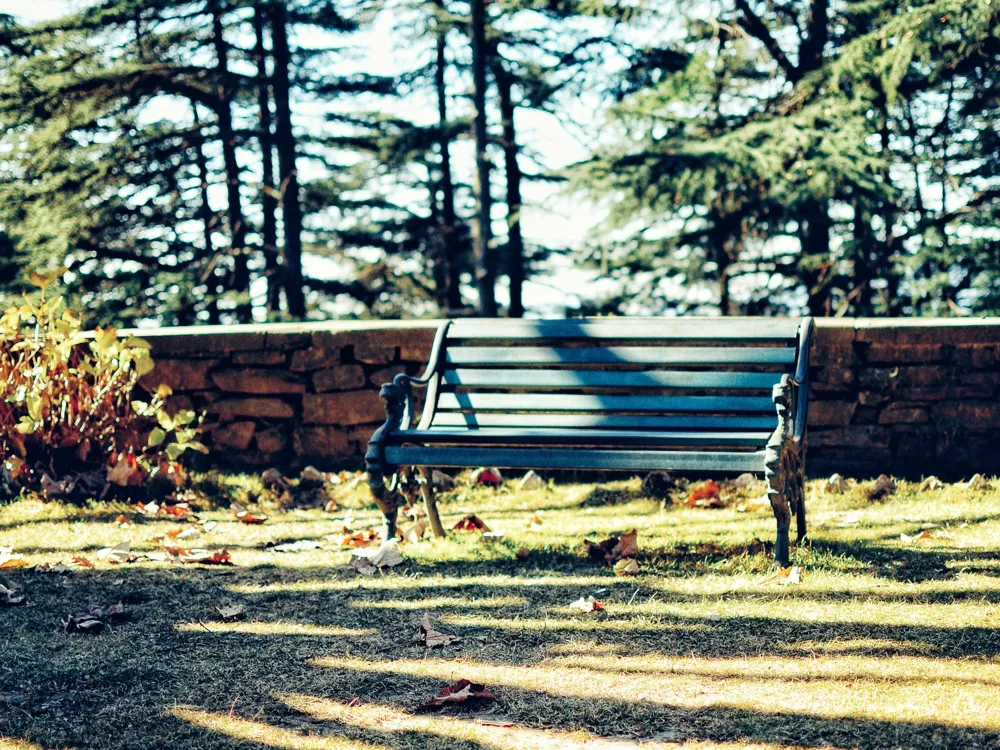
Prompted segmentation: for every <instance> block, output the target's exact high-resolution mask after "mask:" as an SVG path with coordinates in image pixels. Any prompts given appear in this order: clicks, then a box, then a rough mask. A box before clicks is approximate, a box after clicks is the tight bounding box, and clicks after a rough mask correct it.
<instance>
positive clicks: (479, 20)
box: [471, 0, 497, 318]
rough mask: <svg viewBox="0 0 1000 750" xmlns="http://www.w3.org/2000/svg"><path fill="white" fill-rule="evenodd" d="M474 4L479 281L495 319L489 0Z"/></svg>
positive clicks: (483, 307)
mask: <svg viewBox="0 0 1000 750" xmlns="http://www.w3.org/2000/svg"><path fill="white" fill-rule="evenodd" d="M471 5H472V17H471V22H472V30H471V31H472V106H473V109H475V114H474V119H473V127H472V132H473V137H474V140H475V143H476V181H475V182H476V203H477V209H478V210H477V212H476V213H477V220H476V235H475V250H476V265H477V268H476V281H477V282H478V287H479V314H480V315H482V316H483V317H485V318H494V317H496V314H497V301H496V276H497V270H496V257H495V256H494V254H493V249H492V248H491V247H490V240H491V238H492V237H491V227H490V214H491V208H492V201H491V196H490V162H489V158H488V155H487V153H486V146H487V139H488V135H487V132H486V66H487V60H486V58H487V57H488V55H489V51H488V50H487V49H486V0H471Z"/></svg>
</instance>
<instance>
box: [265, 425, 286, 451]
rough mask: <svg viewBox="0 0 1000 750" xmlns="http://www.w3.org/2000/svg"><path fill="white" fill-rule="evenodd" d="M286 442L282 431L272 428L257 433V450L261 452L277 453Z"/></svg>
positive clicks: (283, 447) (282, 448)
mask: <svg viewBox="0 0 1000 750" xmlns="http://www.w3.org/2000/svg"><path fill="white" fill-rule="evenodd" d="M287 444H288V441H287V439H286V438H285V435H284V433H283V432H282V431H281V430H276V429H274V428H272V429H269V430H261V431H260V432H258V433H257V450H259V451H260V452H261V453H278V452H280V451H283V450H284V449H285V446H286V445H287Z"/></svg>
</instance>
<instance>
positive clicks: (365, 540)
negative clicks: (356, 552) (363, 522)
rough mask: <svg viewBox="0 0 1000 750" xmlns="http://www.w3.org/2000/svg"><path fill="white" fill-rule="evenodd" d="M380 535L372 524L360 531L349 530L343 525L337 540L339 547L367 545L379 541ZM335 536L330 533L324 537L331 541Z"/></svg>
mask: <svg viewBox="0 0 1000 750" xmlns="http://www.w3.org/2000/svg"><path fill="white" fill-rule="evenodd" d="M380 536H381V535H380V534H379V533H378V531H376V529H375V527H374V526H372V527H369V528H367V529H364V530H362V531H351V530H350V529H349V528H348V527H346V526H345V527H344V531H343V533H342V534H341V535H340V538H339V539H338V540H337V541H339V543H340V546H341V547H367V546H368V545H369V544H372V543H373V542H377V541H379V539H380ZM335 537H336V535H335V534H332V535H330V536H328V537H326V538H327V539H329V540H330V541H331V542H332V541H334V538H335Z"/></svg>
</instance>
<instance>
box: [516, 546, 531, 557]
mask: <svg viewBox="0 0 1000 750" xmlns="http://www.w3.org/2000/svg"><path fill="white" fill-rule="evenodd" d="M530 555H531V550H529V549H527V548H525V547H521V548H520V549H519V550H518V551H517V552H515V553H514V557H516V558H517V559H518V560H527V559H528V557H529V556H530Z"/></svg>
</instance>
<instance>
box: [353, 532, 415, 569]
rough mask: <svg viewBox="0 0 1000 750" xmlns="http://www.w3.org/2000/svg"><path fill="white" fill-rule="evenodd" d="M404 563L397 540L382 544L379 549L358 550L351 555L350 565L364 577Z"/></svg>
mask: <svg viewBox="0 0 1000 750" xmlns="http://www.w3.org/2000/svg"><path fill="white" fill-rule="evenodd" d="M403 562H404V560H403V556H402V555H401V554H399V543H398V542H397V541H396V540H395V539H390V540H389V541H387V542H382V544H381V545H380V546H379V547H378V548H375V547H365V548H363V549H356V550H354V552H352V553H351V561H350V565H351V567H352V568H354V569H355V570H357V571H358V572H359V573H361V574H362V575H368V576H371V575H375V573H376V572H378V571H379V570H381V569H383V568H392V567H395V566H396V565H400V564H402V563H403Z"/></svg>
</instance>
